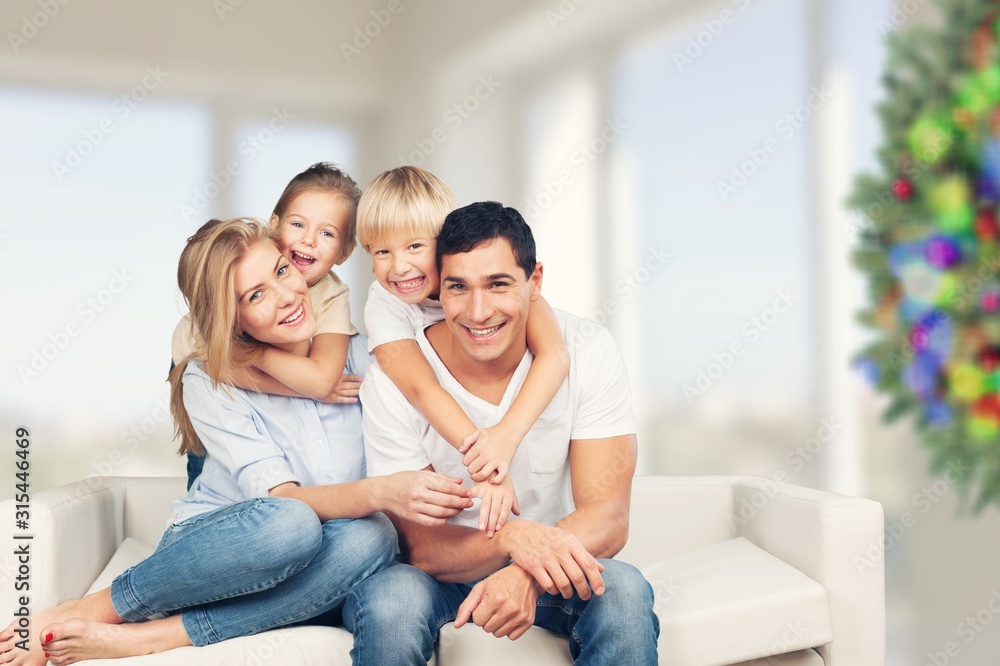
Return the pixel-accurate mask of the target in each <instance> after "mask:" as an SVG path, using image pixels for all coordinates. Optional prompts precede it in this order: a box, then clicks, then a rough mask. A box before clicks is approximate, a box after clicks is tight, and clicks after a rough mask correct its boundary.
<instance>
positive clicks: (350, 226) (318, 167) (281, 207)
mask: <svg viewBox="0 0 1000 666" xmlns="http://www.w3.org/2000/svg"><path fill="white" fill-rule="evenodd" d="M307 190H317V191H319V192H327V193H329V194H336V195H339V196H340V197H342V198H343V199H344V202H345V203H346V204H347V207H348V214H347V229H345V231H346V237H345V238H344V244H343V245H342V246H341V248H340V256H339V257H337V260H336V261H335V262H334V264H336V265H337V266H339V265H340V264H342V263H344V262H345V261H347V258H348V257H349V256H351V253H352V252H354V246H355V245H356V244H357V240H356V239H355V235H356V231H355V228H356V226H357V217H358V200H359V199H361V188H360V187H358V184H357V183H356V182H354V179H353V178H351V177H350V176H349V175H347V171H345V170H344V169H342V168H341V167H339V166H337V165H336V164H332V163H330V162H317V163H316V164H313V165H312V166H311V167H309V168H308V169H306V170H305V171H303V172H302V173H300V174H298V175H296V176H295V177H294V178H292V179H291V180H290V181H288V185H285V190H284V191H283V192H282V193H281V196H280V197H279V198H278V203H276V204H274V212H272V213H271V215H272V216H274V217H277V218H278V224H277V225H276V227H277V228H278V229H279V230H280V229H281V225H282V219H283V218H284V217H285V213H286V212H288V207H289V206H290V205H291V203H292V201H293V200H294V199H295V197H297V196H299V195H300V194H302V193H303V192H305V191H307Z"/></svg>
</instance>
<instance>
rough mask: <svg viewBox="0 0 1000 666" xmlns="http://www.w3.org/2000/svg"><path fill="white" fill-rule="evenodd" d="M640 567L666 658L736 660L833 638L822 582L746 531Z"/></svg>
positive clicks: (704, 663)
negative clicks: (652, 597)
mask: <svg viewBox="0 0 1000 666" xmlns="http://www.w3.org/2000/svg"><path fill="white" fill-rule="evenodd" d="M642 572H643V574H644V575H645V576H646V579H647V580H648V581H649V582H650V584H651V585H652V586H653V591H654V593H655V595H656V606H655V608H656V613H657V616H658V617H659V618H660V642H659V652H660V655H659V656H660V664H665V665H670V666H719V665H721V664H734V663H738V662H741V661H749V660H753V659H757V658H759V657H766V656H769V655H775V654H783V653H786V652H794V651H796V650H802V649H804V648H810V647H815V646H817V645H823V644H825V643H828V642H830V640H832V638H833V631H832V628H831V622H830V607H829V601H828V599H827V594H826V590H825V589H824V588H823V586H821V585H820V584H819V583H817V582H816V581H814V580H812V579H811V578H809V577H808V576H806V575H805V574H803V573H801V572H800V571H798V570H797V569H795V568H793V567H792V566H790V565H788V564H787V563H785V562H783V561H782V560H780V559H778V558H776V557H774V556H773V555H771V554H769V553H767V552H765V551H763V550H761V549H760V548H758V547H757V546H755V545H754V544H752V543H751V542H750V541H748V540H747V539H745V538H742V537H740V538H737V539H731V540H729V541H725V542H722V543H718V544H713V545H711V546H706V547H704V548H698V549H696V550H692V551H689V552H687V553H683V554H680V555H676V556H674V557H670V558H668V559H665V560H661V561H660V562H657V563H655V564H651V565H649V566H647V567H645V568H644V569H643V570H642ZM789 618H794V619H791V620H790V619H789ZM806 663H808V662H806Z"/></svg>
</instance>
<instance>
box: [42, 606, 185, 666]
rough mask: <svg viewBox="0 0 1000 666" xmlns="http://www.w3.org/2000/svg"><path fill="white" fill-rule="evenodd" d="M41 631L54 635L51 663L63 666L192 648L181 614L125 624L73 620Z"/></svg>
mask: <svg viewBox="0 0 1000 666" xmlns="http://www.w3.org/2000/svg"><path fill="white" fill-rule="evenodd" d="M42 631H43V632H44V633H45V634H46V635H48V634H52V640H51V641H49V642H47V643H46V644H45V650H46V652H48V655H49V659H51V660H52V663H54V664H59V665H60V666H62V664H73V663H76V662H78V661H82V660H84V659H118V658H120V657H135V656H137V655H142V654H153V653H155V652H164V651H166V650H171V649H173V648H177V647H183V646H185V645H191V641H190V640H189V639H188V637H187V633H186V632H185V631H184V625H183V624H182V623H181V616H180V615H172V616H170V617H168V618H166V619H163V620H153V621H151V622H134V623H132V622H126V623H124V624H105V623H103V622H93V621H91V620H80V619H73V620H67V621H65V622H61V623H57V624H50V625H48V626H46V627H45V628H44V629H42Z"/></svg>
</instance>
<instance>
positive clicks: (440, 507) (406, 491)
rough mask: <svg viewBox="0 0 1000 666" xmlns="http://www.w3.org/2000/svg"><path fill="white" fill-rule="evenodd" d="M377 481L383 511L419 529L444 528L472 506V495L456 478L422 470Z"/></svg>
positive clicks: (400, 473) (402, 473) (397, 474)
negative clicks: (425, 526)
mask: <svg viewBox="0 0 1000 666" xmlns="http://www.w3.org/2000/svg"><path fill="white" fill-rule="evenodd" d="M374 478H376V479H380V480H381V483H380V485H379V486H378V495H379V498H378V499H379V500H381V505H382V508H383V509H384V510H386V511H390V512H392V513H393V514H395V515H396V516H399V517H400V518H403V519H405V520H409V521H411V522H414V523H417V524H419V525H429V526H435V525H444V524H445V523H446V522H448V519H449V518H451V517H452V516H455V515H458V514H459V513H461V512H462V511H464V510H465V509H468V508H469V507H470V506H472V500H471V499H469V498H470V497H471V496H472V491H471V490H469V489H468V488H466V487H464V486H463V485H462V479H456V478H455V477H453V476H447V475H445V474H438V473H437V472H431V471H429V470H421V471H418V472H397V473H395V474H390V475H389V476H380V477H374Z"/></svg>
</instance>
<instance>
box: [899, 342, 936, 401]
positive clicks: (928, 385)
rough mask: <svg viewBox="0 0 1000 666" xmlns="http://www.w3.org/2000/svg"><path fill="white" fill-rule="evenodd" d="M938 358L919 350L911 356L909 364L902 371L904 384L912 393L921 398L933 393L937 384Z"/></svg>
mask: <svg viewBox="0 0 1000 666" xmlns="http://www.w3.org/2000/svg"><path fill="white" fill-rule="evenodd" d="M940 365H941V364H940V360H939V359H938V358H937V357H936V356H934V355H933V354H929V353H927V352H920V353H918V354H915V355H914V356H913V359H912V360H911V361H910V364H909V365H908V366H907V367H906V369H905V370H904V371H903V379H904V381H906V386H907V387H908V388H909V389H910V390H911V391H913V394H914V395H916V396H919V397H921V398H929V397H930V396H932V395H934V393H935V390H936V389H937V385H938V369H939V368H940Z"/></svg>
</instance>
